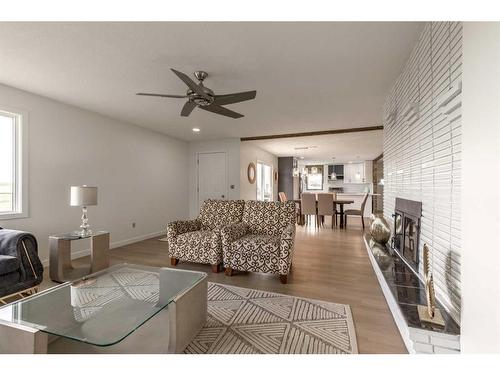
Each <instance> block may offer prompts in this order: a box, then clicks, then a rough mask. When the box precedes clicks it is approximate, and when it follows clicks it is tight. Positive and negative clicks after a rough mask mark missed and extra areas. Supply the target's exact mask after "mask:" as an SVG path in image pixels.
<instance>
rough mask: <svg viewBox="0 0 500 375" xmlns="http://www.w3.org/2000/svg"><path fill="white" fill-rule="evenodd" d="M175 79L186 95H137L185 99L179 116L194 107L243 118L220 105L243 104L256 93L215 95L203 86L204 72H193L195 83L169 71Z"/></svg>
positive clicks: (183, 75) (177, 72) (184, 75)
mask: <svg viewBox="0 0 500 375" xmlns="http://www.w3.org/2000/svg"><path fill="white" fill-rule="evenodd" d="M171 70H172V72H174V73H175V75H176V76H177V77H179V78H180V79H181V80H182V82H184V83H185V84H186V85H187V87H188V90H187V93H186V95H167V94H150V93H146V92H139V93H137V95H143V96H159V97H161V98H187V99H188V101H187V102H186V104H184V107H182V110H181V116H185V117H187V116H189V115H190V114H191V112H192V111H193V109H195V108H196V107H198V108H200V109H203V110H205V111H209V112H213V113H217V114H218V115H222V116H227V117H231V118H240V117H243V115H242V114H241V113H237V112H234V111H231V110H229V109H227V108H225V107H222V105H225V104H233V103H239V102H244V101H245V100H251V99H254V98H255V95H256V94H257V91H255V90H254V91H244V92H236V93H233V94H226V95H215V94H214V92H213V91H212V90H210V89H209V88H208V87H205V86H203V81H204V80H205V78H207V76H208V74H207V73H206V72H204V71H201V70H200V71H196V72H194V76H195V77H196V79H197V80H198V81H199V83H196V82H195V81H193V80H192V79H191V78H189V77H188V76H187V75H186V74H184V73H182V72H179V71H178V70H175V69H171Z"/></svg>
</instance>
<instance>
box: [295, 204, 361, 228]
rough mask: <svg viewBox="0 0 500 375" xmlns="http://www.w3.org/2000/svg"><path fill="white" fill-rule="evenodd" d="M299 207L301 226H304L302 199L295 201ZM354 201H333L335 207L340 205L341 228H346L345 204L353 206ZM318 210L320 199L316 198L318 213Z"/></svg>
mask: <svg viewBox="0 0 500 375" xmlns="http://www.w3.org/2000/svg"><path fill="white" fill-rule="evenodd" d="M293 201H294V202H295V203H296V204H298V206H299V211H300V223H299V225H304V222H305V219H304V215H303V214H302V201H301V200H300V199H294V200H293ZM353 203H354V200H352V199H332V204H333V205H339V214H340V223H339V226H340V228H344V205H345V204H353ZM317 210H318V199H317V198H316V211H317Z"/></svg>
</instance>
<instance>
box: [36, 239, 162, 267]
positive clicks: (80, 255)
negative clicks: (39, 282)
mask: <svg viewBox="0 0 500 375" xmlns="http://www.w3.org/2000/svg"><path fill="white" fill-rule="evenodd" d="M165 234H166V231H165V230H161V231H159V232H154V233H148V234H143V235H142V236H137V237H132V238H127V239H126V240H121V241H115V242H111V243H110V244H109V247H110V249H115V248H117V247H122V246H126V245H130V244H132V243H136V242H140V241H144V240H149V239H150V238H154V237H158V236H164V235H165ZM88 255H90V248H89V249H84V250H79V251H73V252H71V259H78V258H83V257H85V256H88ZM42 264H43V266H44V267H48V266H49V259H48V258H47V259H43V260H42Z"/></svg>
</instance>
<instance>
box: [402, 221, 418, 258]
mask: <svg viewBox="0 0 500 375" xmlns="http://www.w3.org/2000/svg"><path fill="white" fill-rule="evenodd" d="M417 235H418V227H417V224H416V223H415V221H414V220H413V219H411V218H409V217H405V225H404V247H403V254H402V255H403V256H404V257H405V259H406V260H408V261H410V262H411V264H413V265H414V266H417V264H418V258H417V254H418V236H417Z"/></svg>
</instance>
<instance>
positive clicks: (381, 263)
mask: <svg viewBox="0 0 500 375" xmlns="http://www.w3.org/2000/svg"><path fill="white" fill-rule="evenodd" d="M364 241H365V245H366V250H367V252H368V257H369V258H370V262H371V263H372V266H373V269H374V271H375V274H376V275H377V279H378V282H379V284H380V287H381V289H382V292H383V293H384V296H385V299H386V300H387V304H388V305H389V308H390V310H391V313H392V315H393V317H394V320H395V322H396V325H397V327H398V329H399V332H400V333H401V337H402V338H403V341H404V343H405V345H406V348H407V350H408V352H409V353H412V354H415V353H425V354H430V353H435V354H445V353H446V354H448V353H455V354H459V353H460V327H459V326H458V324H457V323H456V322H455V321H454V320H453V319H452V318H451V317H450V315H449V314H448V313H447V312H446V310H445V309H444V307H443V306H442V305H441V304H440V303H439V302H437V306H436V307H437V308H439V309H440V310H441V312H442V314H443V318H444V320H445V326H444V327H436V326H432V325H429V324H427V323H424V322H421V321H420V319H419V317H418V313H417V305H419V304H422V305H425V304H426V299H425V286H424V284H423V283H422V282H421V281H420V279H419V278H418V277H417V276H416V275H415V273H414V272H413V271H412V270H411V269H410V267H408V265H406V263H405V262H404V261H403V260H401V258H400V257H399V256H398V255H397V254H396V253H395V252H394V251H393V250H392V249H390V247H389V246H383V245H380V244H378V243H376V242H375V241H374V240H373V239H372V237H371V236H370V235H369V234H365V235H364Z"/></svg>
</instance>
